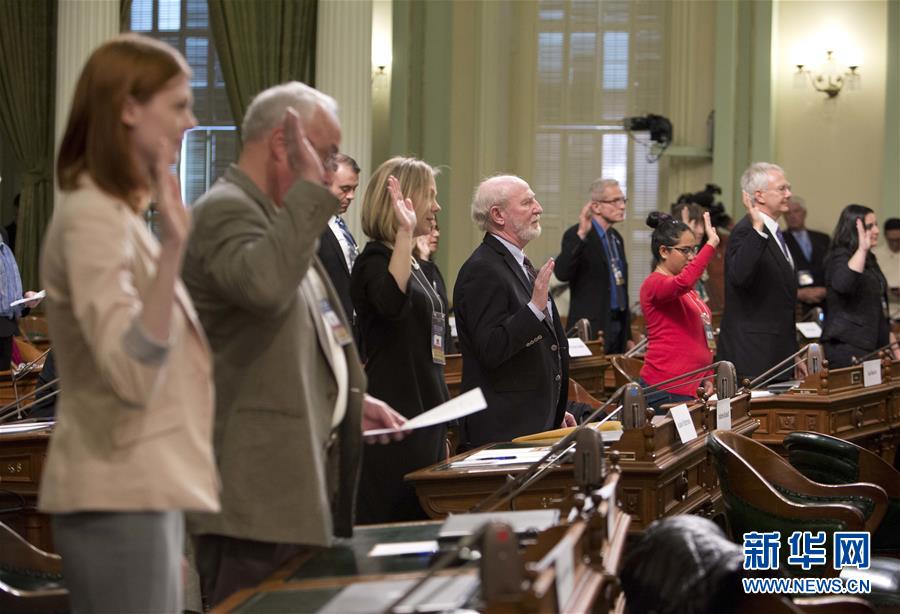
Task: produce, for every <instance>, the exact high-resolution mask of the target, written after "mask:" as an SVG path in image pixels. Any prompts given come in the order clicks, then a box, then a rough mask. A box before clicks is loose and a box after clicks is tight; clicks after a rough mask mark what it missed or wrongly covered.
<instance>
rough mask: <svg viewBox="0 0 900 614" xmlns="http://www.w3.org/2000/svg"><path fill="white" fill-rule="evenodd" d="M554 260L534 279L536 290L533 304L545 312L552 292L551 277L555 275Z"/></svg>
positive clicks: (547, 263) (532, 299)
mask: <svg viewBox="0 0 900 614" xmlns="http://www.w3.org/2000/svg"><path fill="white" fill-rule="evenodd" d="M553 266H554V262H553V258H550V260H548V261H547V262H546V263H544V266H542V267H541V270H540V271H538V274H537V277H536V278H535V279H534V290H532V292H531V302H532V303H534V305H535V307H537V308H538V309H540V310H541V311H543V310H544V309H546V308H547V296H548V292H549V290H550V276H551V275H553Z"/></svg>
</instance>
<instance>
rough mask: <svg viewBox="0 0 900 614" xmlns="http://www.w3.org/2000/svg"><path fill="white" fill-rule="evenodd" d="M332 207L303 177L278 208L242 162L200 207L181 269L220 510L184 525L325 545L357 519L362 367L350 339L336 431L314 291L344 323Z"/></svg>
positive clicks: (332, 383) (333, 390)
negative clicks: (204, 346)
mask: <svg viewBox="0 0 900 614" xmlns="http://www.w3.org/2000/svg"><path fill="white" fill-rule="evenodd" d="M337 208H338V202H337V199H336V198H335V197H334V196H332V195H331V193H330V192H329V191H328V190H326V189H324V188H322V187H321V186H317V185H313V184H311V183H307V182H303V181H298V182H297V184H295V186H294V187H293V188H292V189H291V190H290V191H289V192H288V194H287V195H286V197H285V206H284V208H283V209H277V208H276V207H275V205H274V203H273V202H272V200H271V199H269V198H268V197H267V196H266V195H265V194H263V193H262V192H261V191H260V190H259V189H258V188H257V187H256V185H254V184H253V182H252V181H251V180H250V179H249V178H248V177H247V176H246V175H245V174H244V173H243V172H242V171H241V170H240V169H239V168H238V167H236V166H231V167H230V168H229V169H228V170H227V171H226V173H225V176H224V177H223V178H222V179H220V180H219V181H218V182H216V184H215V185H214V186H213V187H212V189H210V191H209V192H207V193H206V194H205V195H204V196H203V197H202V198H201V199H200V200H199V201H198V202H197V204H196V205H195V206H194V227H193V233H192V235H191V238H190V241H189V244H188V250H187V254H186V255H185V261H184V270H183V277H184V282H185V285H186V286H187V288H188V290H189V291H190V293H191V297H192V298H193V300H194V304H195V305H196V306H197V311H198V313H199V314H200V320H201V321H202V322H203V327H204V329H205V330H206V334H207V335H208V337H209V342H210V345H211V346H212V349H213V357H214V358H213V360H214V366H215V369H214V370H215V380H216V429H215V446H216V458H217V460H218V463H219V470H220V471H221V474H222V512H221V513H220V514H216V515H192V516H191V517H189V518H188V520H189V522H188V525H189V529H190V530H191V532H192V533H195V534H203V533H209V534H216V535H228V536H231V537H237V538H243V539H254V540H258V541H268V542H280V543H296V544H309V545H326V544H328V543H330V542H331V539H332V535H333V534H338V535H347V534H349V533H350V531H351V530H352V520H353V498H354V495H355V489H356V481H357V474H358V465H359V456H360V452H361V450H360V447H361V445H362V443H361V441H360V439H361V433H360V419H361V407H362V395H363V393H364V392H365V390H366V381H365V374H364V373H363V371H362V368H361V365H360V363H359V358H358V357H357V355H356V350H355V349H354V346H353V344H352V343H351V344H350V345H347V346H344V348H343V352H344V357H345V359H346V363H347V368H348V386H349V390H348V392H349V394H348V395H347V405H346V413H345V415H344V418H343V420H342V421H341V422H340V425H339V426H338V427H337V428H336V429H335V430H334V431H332V417H333V416H334V413H335V412H334V410H335V404H336V401H337V392H338V388H337V381H336V379H335V375H334V371H333V369H332V367H331V365H330V362H329V358H328V355H326V352H325V351H323V347H322V345H321V344H320V342H319V339H320V338H321V337H320V334H321V333H322V330H321V328H319V331H318V333H317V327H321V326H322V318H321V316H320V311H319V310H320V302H321V299H327V300H328V301H329V302H330V304H331V306H332V307H333V309H334V310H335V312H336V313H337V314H338V316H339V317H340V318H341V319H342V321H343V322H344V323H345V326H346V322H347V320H346V317H345V316H344V313H343V309H342V308H341V301H340V299H339V298H338V296H337V293H336V292H335V291H334V287H333V286H332V285H331V284H330V282H329V281H328V275H327V274H326V273H325V270H324V268H323V267H322V266H321V264H320V263H319V261H318V259H317V258H316V256H315V253H316V246H317V245H318V241H317V237H318V235H319V234H320V233H321V232H322V230H323V229H324V228H325V224H326V223H327V221H328V219H329V218H330V217H331V215H332V214H334V213H335V212H336V211H337ZM310 267H313V268H315V270H316V271H317V272H318V273H319V277H321V279H322V281H323V287H324V289H325V292H326V295H327V296H322V297H318V300H309V298H308V297H310V296H313V294H311V293H310V292H311V287H310V284H308V283H307V281H305V278H306V277H307V274H308V271H309V270H310ZM303 287H305V288H306V291H304V290H303ZM348 330H349V328H348ZM332 435H335V436H336V442H335V441H333V440H332Z"/></svg>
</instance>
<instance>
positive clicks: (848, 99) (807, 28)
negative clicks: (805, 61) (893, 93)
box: [772, 0, 898, 234]
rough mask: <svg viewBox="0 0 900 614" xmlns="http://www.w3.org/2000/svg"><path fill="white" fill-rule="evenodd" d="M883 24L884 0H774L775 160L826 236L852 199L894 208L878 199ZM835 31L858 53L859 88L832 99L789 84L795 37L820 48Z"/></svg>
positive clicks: (882, 210)
mask: <svg viewBox="0 0 900 614" xmlns="http://www.w3.org/2000/svg"><path fill="white" fill-rule="evenodd" d="M886 22H887V2H885V1H882V0H856V1H852V0H851V1H797V0H783V1H781V2H778V3H777V4H776V5H775V20H774V22H773V23H774V28H775V31H774V33H773V54H772V58H773V59H772V62H773V66H772V74H773V97H774V101H775V106H774V108H775V160H776V161H777V162H778V163H779V164H780V165H782V166H783V167H784V168H785V170H786V173H787V176H788V178H789V179H790V181H791V183H792V184H793V186H794V191H795V192H796V193H797V194H800V195H802V196H804V197H805V198H806V201H807V206H808V208H809V216H808V219H807V225H808V226H809V227H810V228H815V229H818V230H822V231H824V232H827V233H829V234H830V233H831V231H832V230H833V228H834V224H835V222H836V221H837V216H838V214H839V213H840V211H841V209H842V208H843V207H844V205H846V204H848V203H851V202H856V203H860V204H864V205H866V206H869V207H872V208H873V209H875V210H876V211H877V212H878V214H879V215H878V217H879V219H884V218H885V217H888V216H889V215H896V214H897V213H898V211H897V204H896V203H893V205H892V208H893V211H890V210H888V209H889V207H888V206H886V205H885V204H883V203H882V192H883V187H882V186H883V183H882V180H883V177H882V163H881V161H882V156H883V151H884V130H885V103H884V98H885V58H886V53H887V28H886ZM833 31H837V33H836V34H831V35H829V34H827V33H828V32H833ZM840 36H843V37H845V39H846V44H847V45H849V46H851V47H853V46H856V47H858V49H859V50H860V51H861V53H862V68H861V75H862V78H861V88H860V89H858V90H853V91H847V90H846V88H845V89H844V91H842V92H841V93H840V94H839V95H838V96H837V97H836V98H834V99H830V100H829V99H827V98H826V95H825V94H822V93H818V92H816V91H814V90H813V89H812V86H810V85H809V83H808V82H806V83H804V84H803V86H802V88H800V89H797V88H795V86H794V72H795V71H796V67H795V66H792V64H791V63H792V62H793V61H796V60H794V57H795V55H794V48H795V46H796V45H797V43H803V42H805V41H808V42H809V44H811V45H812V46H813V47H818V48H823V47H824V46H825V45H827V44H828V43H827V41H829V40H831V41H834V40H838V39H839V38H840ZM821 55H822V56H824V52H822V53H821ZM817 57H818V56H817ZM892 112H896V109H894V110H893V111H892Z"/></svg>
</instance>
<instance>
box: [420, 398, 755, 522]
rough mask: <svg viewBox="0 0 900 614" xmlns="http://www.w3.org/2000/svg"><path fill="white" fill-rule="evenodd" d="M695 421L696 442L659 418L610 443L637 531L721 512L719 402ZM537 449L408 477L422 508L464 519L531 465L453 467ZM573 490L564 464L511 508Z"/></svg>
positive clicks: (750, 423)
mask: <svg viewBox="0 0 900 614" xmlns="http://www.w3.org/2000/svg"><path fill="white" fill-rule="evenodd" d="M748 409H749V395H748V394H746V393H745V394H742V395H740V396H738V397H735V398H734V399H732V405H731V415H732V420H731V421H732V429H733V430H735V431H736V432H738V433H741V434H742V435H748V436H749V435H750V433H752V432H753V430H754V429H755V428H756V427H757V424H758V423H757V422H756V420H753V419H752V418H751V417H750V415H749V414H748ZM691 418H692V420H693V422H694V426H695V428H696V430H697V438H696V439H694V440H692V441H690V442H688V443H687V444H683V443H681V441H680V439H679V438H678V434H677V432H676V429H675V425H674V422H673V420H672V418H671V417H669V416H667V417H659V418H657V419H655V420H653V422H652V423H650V422H648V423H647V424H646V425H645V426H643V427H641V428H636V429H631V430H626V431H625V432H624V433H623V435H622V438H621V439H620V440H619V441H618V442H614V443H610V444H607V448H606V450H607V452H608V453H611V452H613V451H616V452H617V453H618V455H619V459H620V465H621V467H622V478H621V480H620V482H619V486H618V501H619V502H620V505H621V507H622V509H623V511H625V512H626V513H628V514H629V515H630V516H631V527H630V530H631V532H632V533H639V532H641V531H643V530H644V529H645V528H646V527H647V526H648V525H649V524H650V523H651V522H653V521H654V520H656V519H658V518H663V517H666V516H674V515H676V514H702V515H705V516H707V517H711V516H713V515H715V514H717V513H718V512H719V511H720V505H721V493H720V492H719V488H718V478H717V477H716V475H715V472H714V470H713V469H712V465H711V463H710V461H709V458H708V456H707V452H706V434H707V433H708V432H709V431H711V430H713V429H715V428H716V414H715V406H714V404H713V405H712V406H711V407H710V406H704V405H701V404H700V403H696V404H694V406H693V408H692V410H691ZM533 445H534V444H512V443H499V444H490V445H488V446H483V447H482V448H478V449H477V450H471V451H468V452H465V453H463V454H459V455H457V456H454V457H452V458H450V459H449V460H448V461H445V462H441V463H437V464H435V465H432V466H430V467H426V468H424V469H421V470H419V471H415V472H413V473H410V474H408V475H407V476H406V480H407V481H408V482H410V483H411V484H412V485H413V486H414V487H415V489H416V494H417V495H418V497H419V502H420V503H421V504H422V507H423V509H424V510H425V512H426V513H427V514H428V515H429V517H431V518H443V517H445V516H447V515H448V514H455V513H463V512H466V511H468V510H470V509H471V508H473V507H474V506H475V505H476V504H478V503H480V502H481V501H482V500H483V499H485V498H486V497H487V496H488V495H489V494H490V493H492V492H494V491H495V490H497V489H498V488H500V486H501V485H502V484H503V483H504V482H505V481H506V480H507V479H509V476H512V477H515V476H516V475H517V474H518V473H520V472H522V471H524V470H525V469H526V467H527V465H496V466H492V465H488V466H482V467H478V468H473V467H468V468H464V467H454V465H453V464H454V462H455V461H460V460H463V459H465V458H467V457H468V456H469V455H470V454H472V453H474V452H476V451H478V450H482V449H486V448H492V449H496V450H498V451H502V450H504V449H507V450H508V449H512V448H517V447H518V448H521V447H529V446H533ZM573 484H574V477H573V474H572V465H571V464H565V463H564V464H562V465H560V466H558V467H555V468H553V469H551V470H549V471H548V472H547V474H546V475H545V476H544V477H543V478H542V479H541V480H539V481H538V482H536V483H534V484H532V485H530V486H529V487H528V488H527V489H526V490H525V491H524V492H522V493H521V494H520V495H519V496H517V497H516V498H515V499H514V500H513V501H512V502H511V503H510V504H509V505H508V507H507V509H540V508H549V507H559V506H560V505H562V504H563V503H564V501H565V498H566V496H567V494H568V492H569V491H570V489H571V487H572V486H573Z"/></svg>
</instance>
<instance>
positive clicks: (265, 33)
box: [209, 0, 318, 129]
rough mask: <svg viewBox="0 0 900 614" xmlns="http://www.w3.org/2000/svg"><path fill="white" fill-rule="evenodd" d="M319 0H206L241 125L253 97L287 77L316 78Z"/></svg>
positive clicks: (311, 80) (230, 98)
mask: <svg viewBox="0 0 900 614" xmlns="http://www.w3.org/2000/svg"><path fill="white" fill-rule="evenodd" d="M317 12H318V0H267V1H266V2H246V1H245V0H209V26H210V30H212V35H213V41H214V42H215V45H216V51H217V52H218V54H219V63H220V64H221V65H222V74H223V76H224V78H225V90H226V91H227V92H228V102H229V104H230V105H231V111H232V114H233V115H234V121H235V123H236V124H237V125H238V129H240V124H241V120H242V118H243V117H244V112H245V111H246V110H247V106H248V105H249V104H250V101H251V100H252V99H253V97H254V96H255V95H256V94H258V93H259V92H261V91H262V90H264V89H266V88H267V87H271V86H273V85H278V84H279V83H283V82H285V81H302V82H304V83H306V84H308V85H314V83H315V71H316V14H317Z"/></svg>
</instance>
